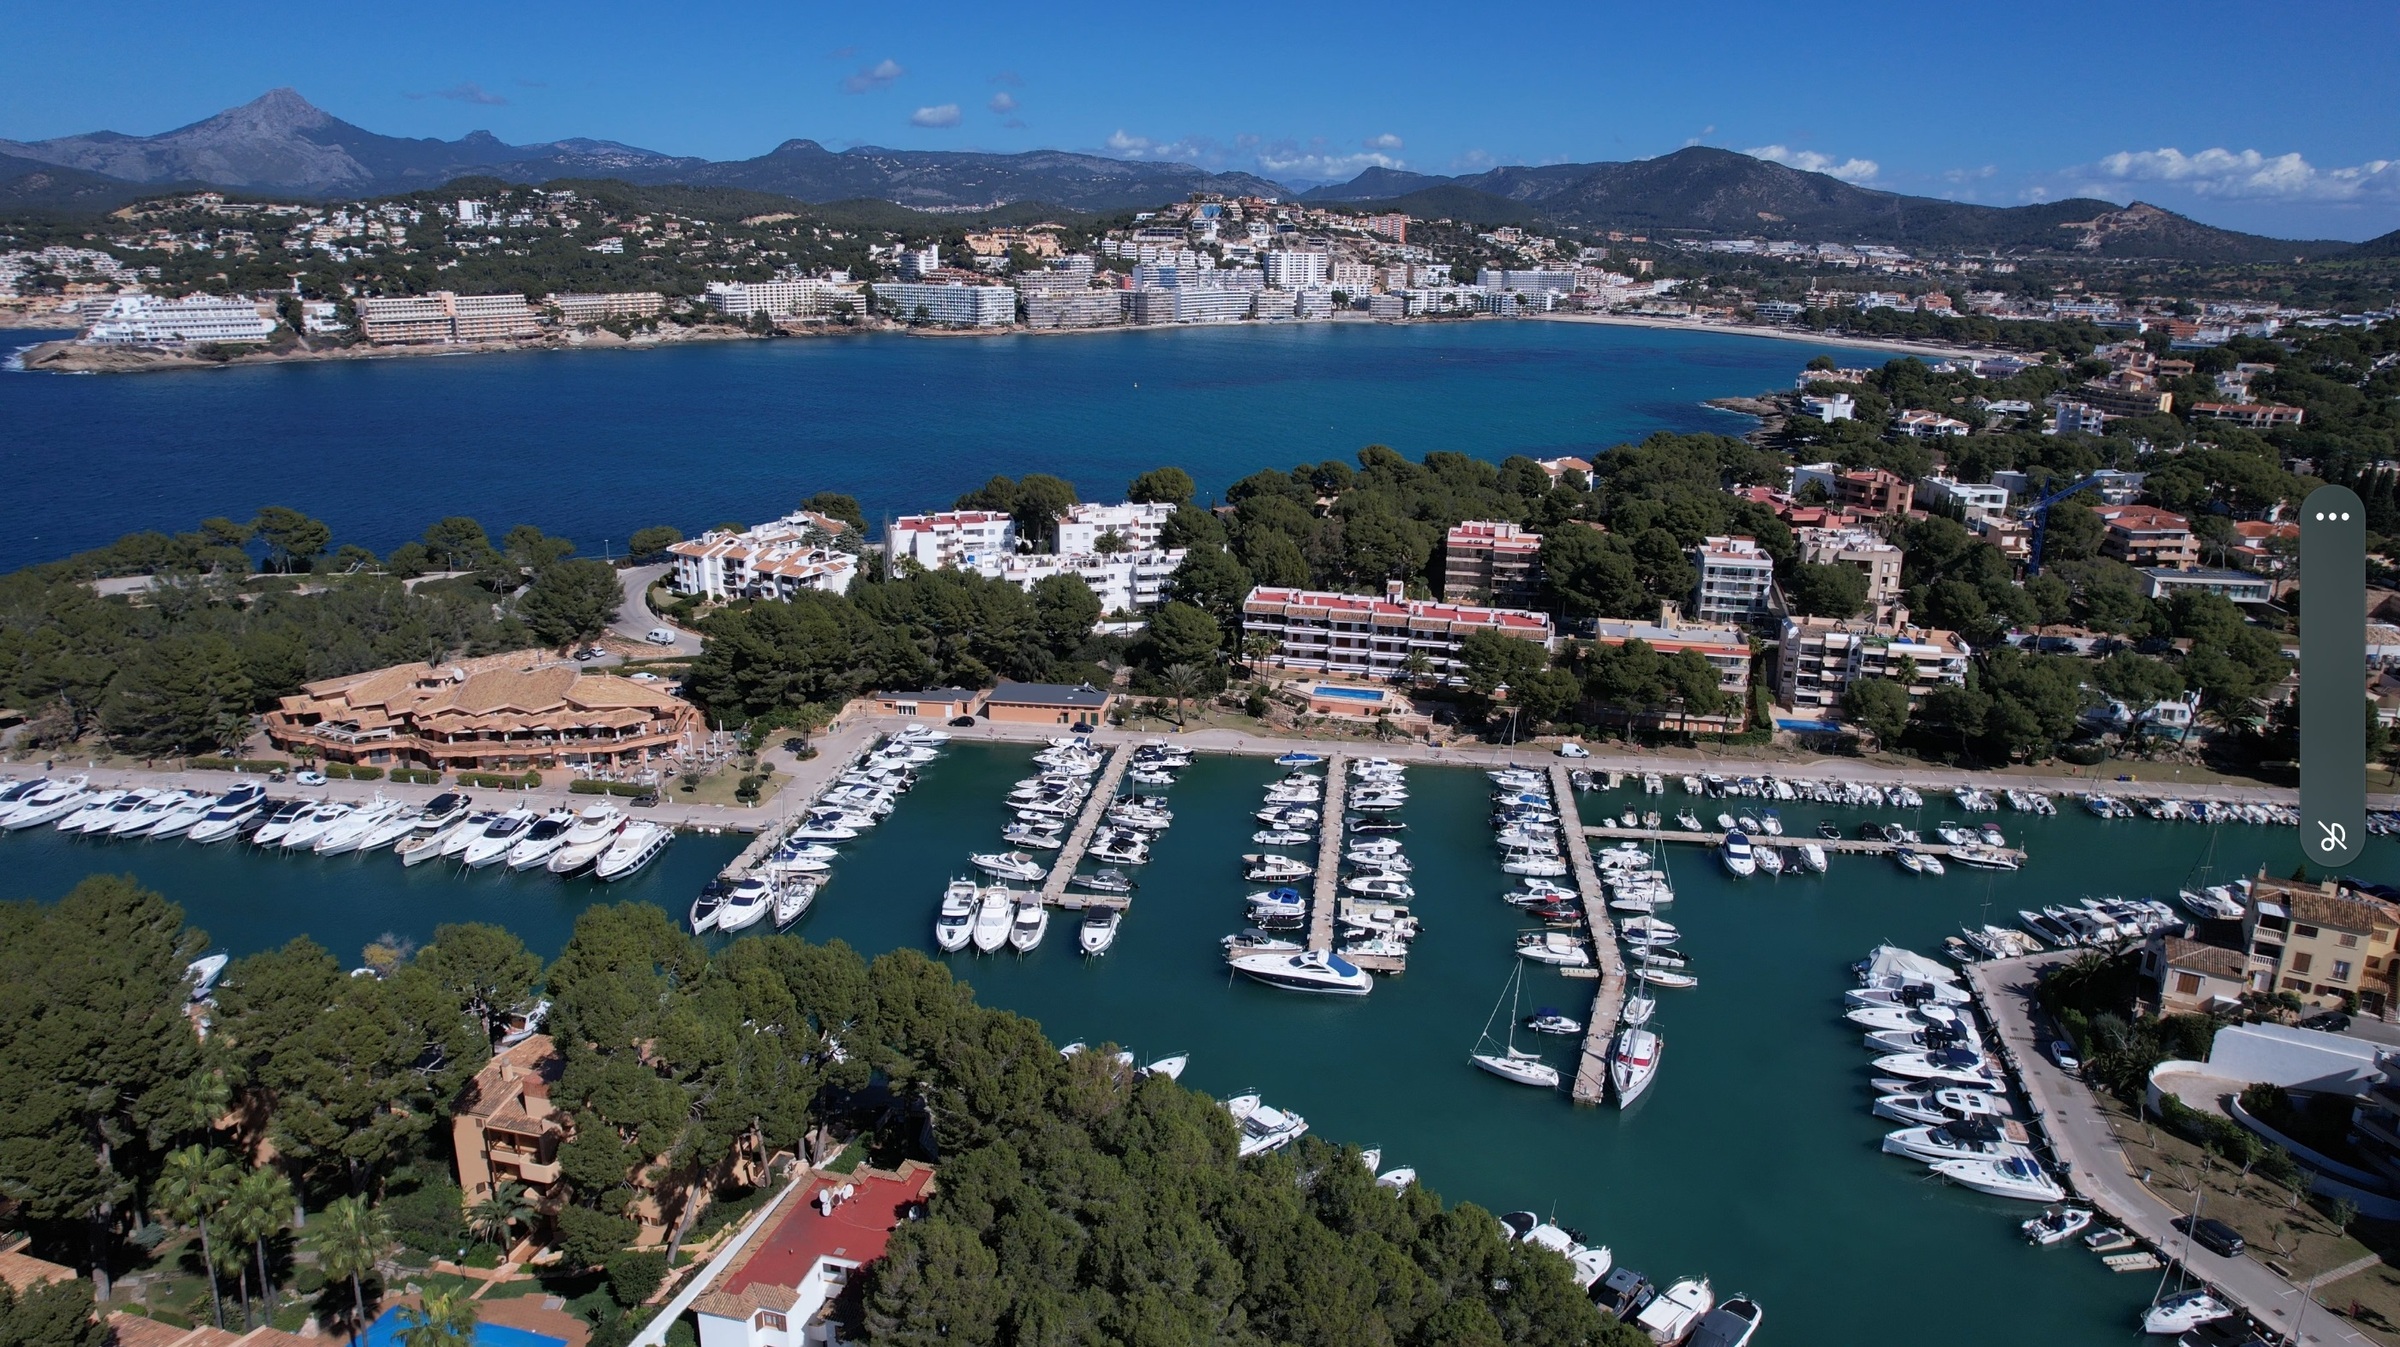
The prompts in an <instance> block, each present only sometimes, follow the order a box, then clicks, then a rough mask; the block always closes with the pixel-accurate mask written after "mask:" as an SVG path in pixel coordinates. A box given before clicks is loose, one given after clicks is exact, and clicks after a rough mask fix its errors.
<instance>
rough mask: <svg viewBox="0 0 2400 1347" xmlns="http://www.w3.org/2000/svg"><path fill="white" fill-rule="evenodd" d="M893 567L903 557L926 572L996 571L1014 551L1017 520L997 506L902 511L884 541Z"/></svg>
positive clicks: (1013, 554) (1015, 550) (988, 573)
mask: <svg viewBox="0 0 2400 1347" xmlns="http://www.w3.org/2000/svg"><path fill="white" fill-rule="evenodd" d="M884 545H885V547H886V549H887V550H888V552H889V554H890V558H891V564H892V566H893V567H894V568H895V569H897V568H898V566H899V565H900V559H901V558H903V557H906V558H908V559H909V560H911V561H914V562H916V563H917V564H918V565H920V566H922V567H924V568H925V569H927V570H929V571H939V570H965V571H976V572H979V573H981V574H984V575H997V574H999V569H1000V566H1001V564H1002V563H1003V562H1005V561H1007V560H1008V558H1010V557H1012V556H1015V555H1016V552H1017V521H1016V520H1015V519H1013V518H1011V517H1010V516H1009V515H1008V514H1007V512H1005V511H1001V510H944V511H942V512H941V513H939V514H912V515H902V516H901V517H900V518H898V519H895V520H893V521H892V526H891V529H890V530H889V532H888V534H887V536H886V537H885V539H884Z"/></svg>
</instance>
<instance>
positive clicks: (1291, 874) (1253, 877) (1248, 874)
mask: <svg viewBox="0 0 2400 1347" xmlns="http://www.w3.org/2000/svg"><path fill="white" fill-rule="evenodd" d="M1315 872H1316V871H1315V867H1313V866H1311V865H1309V864H1308V863H1307V862H1306V861H1302V860H1297V859H1294V858H1293V857H1290V856H1286V855H1282V854H1281V853H1279V852H1273V851H1253V852H1249V853H1247V854H1245V855H1244V856H1243V857H1242V877H1243V878H1244V879H1247V880H1250V881H1251V882H1253V883H1259V884H1287V883H1290V882H1291V881H1293V880H1295V879H1306V878H1308V877H1309V876H1310V875H1311V874H1314V873H1315Z"/></svg>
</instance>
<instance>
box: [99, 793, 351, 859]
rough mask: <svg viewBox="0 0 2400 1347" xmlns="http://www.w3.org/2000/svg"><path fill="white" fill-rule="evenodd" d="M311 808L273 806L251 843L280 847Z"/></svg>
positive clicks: (294, 803) (296, 803)
mask: <svg viewBox="0 0 2400 1347" xmlns="http://www.w3.org/2000/svg"><path fill="white" fill-rule="evenodd" d="M133 793H134V794H136V795H139V794H141V793H142V792H140V791H135V792H133ZM127 807H128V805H127V803H126V801H124V800H119V801H117V803H116V804H114V805H112V806H110V808H112V809H123V808H127ZM313 808H314V806H313V805H311V804H310V803H309V802H308V801H306V800H286V801H284V802H283V803H282V804H279V805H277V806H275V812H274V813H272V814H269V815H267V820H266V822H264V823H261V824H259V825H258V831H256V832H254V833H252V834H250V840H251V842H252V843H253V844H255V845H258V846H262V847H271V846H279V845H281V844H282V842H283V835H284V834H285V833H287V832H290V831H291V828H292V825H293V824H295V823H298V822H299V821H300V820H302V819H304V818H306V817H308V815H309V813H310V811H311V810H312V809H313ZM92 831H97V829H96V828H95V829H93V830H92Z"/></svg>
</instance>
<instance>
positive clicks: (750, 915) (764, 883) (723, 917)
mask: <svg viewBox="0 0 2400 1347" xmlns="http://www.w3.org/2000/svg"><path fill="white" fill-rule="evenodd" d="M774 910H775V883H774V881H773V880H770V879H768V878H767V877H766V876H765V875H745V876H743V877H742V878H740V879H737V880H735V881H734V883H733V887H732V888H730V889H727V890H726V891H725V897H724V900H723V901H722V902H720V903H719V904H718V905H717V929H718V930H720V931H723V932H725V933H726V934H728V935H731V934H732V933H733V932H735V931H739V930H742V929H743V928H745V927H749V926H755V925H757V924H758V923H759V922H760V921H761V920H762V919H764V918H765V917H766V915H767V914H768V913H770V912H773V911H774Z"/></svg>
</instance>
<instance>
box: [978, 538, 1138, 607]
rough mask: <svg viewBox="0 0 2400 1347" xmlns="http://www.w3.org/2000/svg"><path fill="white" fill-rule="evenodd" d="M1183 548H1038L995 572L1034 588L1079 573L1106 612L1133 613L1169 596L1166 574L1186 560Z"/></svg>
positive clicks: (1014, 581) (1023, 587) (1001, 566)
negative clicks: (1061, 576)
mask: <svg viewBox="0 0 2400 1347" xmlns="http://www.w3.org/2000/svg"><path fill="white" fill-rule="evenodd" d="M1184 555H1185V553H1184V549H1182V548H1180V547H1175V548H1164V549H1161V548H1147V549H1144V550H1141V551H1128V552H1093V551H1072V550H1069V551H1060V552H1037V553H1028V554H1024V555H1020V556H1013V557H1008V558H1005V559H1003V560H1002V561H1001V563H1000V565H999V567H998V569H997V570H996V571H993V572H987V574H996V575H997V577H998V578H1000V579H1002V580H1006V581H1008V582H1009V583H1010V584H1013V585H1016V586H1018V587H1019V588H1022V589H1027V590H1030V589H1032V588H1033V587H1034V586H1035V585H1037V584H1040V583H1041V582H1042V581H1044V580H1046V579H1048V578H1049V577H1051V576H1053V575H1080V576H1082V577H1083V582H1084V583H1085V584H1087V585H1090V586H1091V587H1092V593H1093V595H1094V596H1096V597H1097V598H1098V599H1099V600H1100V611H1101V613H1102V614H1104V615H1105V614H1109V613H1132V612H1140V611H1142V610H1144V609H1150V608H1156V607H1157V606H1158V605H1159V604H1160V603H1161V602H1163V601H1164V599H1165V597H1166V587H1167V577H1169V576H1171V575H1173V574H1175V568H1176V567H1178V566H1181V565H1182V564H1183V558H1184Z"/></svg>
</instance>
